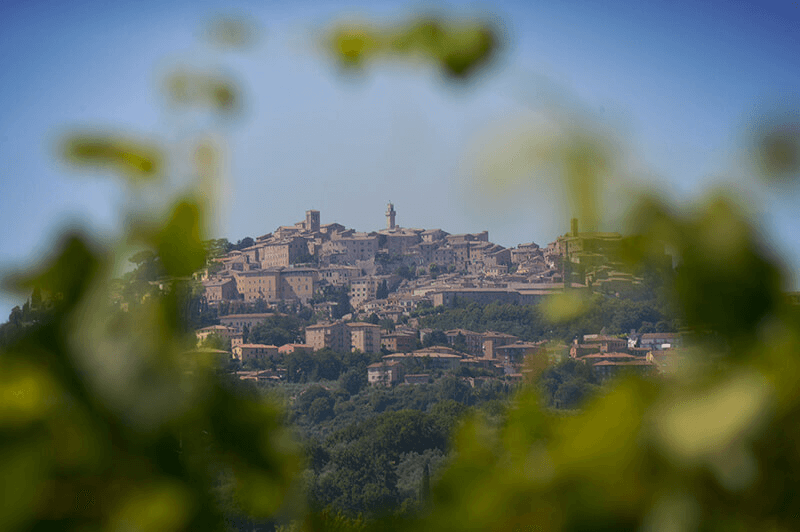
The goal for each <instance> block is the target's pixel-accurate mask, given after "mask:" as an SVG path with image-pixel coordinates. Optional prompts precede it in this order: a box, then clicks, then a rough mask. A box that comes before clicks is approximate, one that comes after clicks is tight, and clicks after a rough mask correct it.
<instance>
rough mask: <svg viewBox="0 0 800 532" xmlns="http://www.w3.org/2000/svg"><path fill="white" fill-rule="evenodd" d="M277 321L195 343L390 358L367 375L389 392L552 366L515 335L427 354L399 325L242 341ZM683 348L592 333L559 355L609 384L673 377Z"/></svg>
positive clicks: (264, 352) (237, 354)
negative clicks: (457, 376)
mask: <svg viewBox="0 0 800 532" xmlns="http://www.w3.org/2000/svg"><path fill="white" fill-rule="evenodd" d="M272 315H274V314H272V313H268V314H238V315H230V316H224V317H223V318H221V320H220V321H221V323H220V325H214V326H210V327H205V328H203V329H200V330H198V331H197V338H198V341H201V340H204V339H206V338H207V337H208V336H209V335H211V334H216V335H219V336H221V337H222V338H225V339H227V340H230V342H231V348H232V353H231V355H230V356H232V357H233V358H235V359H237V360H239V361H241V362H248V361H252V360H269V359H274V358H275V357H278V356H279V355H287V354H291V353H297V352H306V353H309V354H311V355H313V353H315V352H317V351H320V350H322V349H330V350H333V351H337V352H347V351H360V352H363V353H368V354H373V355H377V354H380V353H384V354H383V356H382V357H381V360H380V361H378V362H375V363H373V364H371V365H370V366H369V367H368V368H367V379H368V381H369V383H370V384H383V385H394V384H398V383H408V384H416V383H420V382H428V381H429V380H430V379H431V378H432V377H431V372H442V371H443V372H455V371H458V370H459V369H460V368H463V367H466V368H471V369H474V370H482V371H478V372H477V373H479V374H482V375H486V376H494V377H502V378H504V379H506V380H512V381H513V380H521V379H522V378H524V375H525V372H526V371H528V369H526V365H527V364H528V363H530V362H531V360H532V359H534V358H536V357H545V358H544V360H549V353H548V350H547V348H546V346H545V342H543V341H542V342H524V341H522V340H521V339H520V338H518V337H516V336H514V335H511V334H505V333H499V332H493V331H486V332H474V331H469V330H466V329H453V330H449V331H445V332H444V338H446V340H447V345H433V346H429V347H422V346H423V345H425V344H427V343H428V342H426V340H427V339H428V335H431V334H433V332H434V331H432V330H431V329H416V328H413V327H409V326H398V327H397V328H396V329H395V330H393V331H391V332H390V331H387V330H385V329H382V328H381V327H380V326H378V325H374V324H372V323H366V322H344V321H328V322H322V323H317V324H314V325H309V326H308V327H306V329H305V343H289V344H285V345H281V346H274V345H263V344H252V343H243V342H242V335H243V330H244V327H253V326H254V325H256V324H258V323H259V322H261V321H263V320H264V319H265V318H266V317H267V316H272ZM682 347H683V340H682V336H681V335H680V334H677V333H648V334H636V333H631V334H630V335H629V336H628V337H627V338H620V337H615V336H608V335H605V334H588V335H584V336H583V338H582V339H581V340H580V341H579V340H578V339H575V340H574V341H573V343H572V344H571V345H569V346H563V347H562V348H560V349H559V348H556V349H555V352H556V353H563V355H566V353H567V351H568V353H569V355H568V356H569V357H571V358H573V359H576V360H578V361H580V362H583V363H584V364H588V365H590V366H591V367H592V369H593V371H594V372H595V373H596V374H597V376H598V377H599V378H600V379H601V380H607V379H610V378H613V377H615V376H617V375H619V374H620V373H622V372H635V373H639V374H642V375H653V374H658V373H668V372H670V371H672V370H673V369H674V368H675V367H676V366H677V365H679V364H680V363H682V362H683V358H684V356H685V355H684V352H683V350H682ZM540 360H541V358H540ZM471 373H473V374H474V373H476V372H471ZM281 376H282V374H281V373H280V372H278V373H275V372H274V371H272V372H270V373H269V375H265V378H271V379H273V378H277V379H280V378H282V377H281Z"/></svg>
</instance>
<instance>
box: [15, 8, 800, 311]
mask: <svg viewBox="0 0 800 532" xmlns="http://www.w3.org/2000/svg"><path fill="white" fill-rule="evenodd" d="M433 6H434V7H436V8H438V9H439V10H440V11H442V12H445V13H446V12H455V13H458V14H476V13H479V14H487V13H489V14H493V15H494V16H496V17H497V18H498V19H499V20H502V21H503V23H504V25H505V27H506V30H507V32H508V35H509V42H508V46H507V48H506V50H505V51H504V53H503V55H502V56H501V58H500V60H499V61H498V62H497V64H496V65H495V66H494V67H493V69H492V70H490V71H489V72H488V74H487V75H486V76H484V77H483V78H482V79H481V80H480V81H479V82H476V83H471V84H468V85H467V86H465V87H458V88H454V87H451V86H448V85H447V84H446V83H445V82H444V81H442V79H441V78H440V77H439V76H438V75H437V73H436V71H435V70H433V69H431V68H427V67H424V66H421V65H405V66H402V65H400V66H379V67H376V68H373V69H368V70H367V71H366V72H365V73H364V75H363V76H361V77H360V78H359V79H357V80H352V79H343V78H341V77H340V76H339V75H337V70H336V68H335V67H334V66H333V65H332V64H331V63H330V61H327V60H326V58H324V57H322V56H321V55H320V54H319V53H318V52H317V50H316V48H315V39H317V38H318V34H319V33H318V30H319V28H323V27H325V25H326V24H327V23H330V22H331V20H333V19H334V18H335V17H340V16H345V15H353V14H356V15H358V16H360V17H361V18H366V19H369V18H374V19H376V20H377V21H378V22H393V21H397V20H400V19H402V18H404V17H405V16H407V15H409V14H410V13H414V12H418V11H420V10H424V9H430V8H431V7H432V6H431V5H430V4H405V3H399V2H384V3H373V2H364V3H363V4H357V3H341V2H329V3H322V2H282V3H278V2H265V1H257V2H256V1H254V2H230V1H228V2H219V1H180V2H163V1H161V0H159V1H150V0H143V1H139V2H130V1H125V0H121V1H118V2H105V1H104V2H99V1H98V2H72V3H66V2H60V1H59V2H56V1H39V2H3V3H2V4H1V5H0V15H1V16H2V21H3V31H1V32H0V65H2V84H0V100H2V102H3V104H4V105H3V110H2V111H0V157H1V159H2V174H1V177H0V179H2V188H0V191H1V193H2V198H3V202H2V209H0V223H2V228H3V230H2V233H0V253H1V254H0V267H8V266H10V265H15V264H16V265H19V264H23V263H25V262H26V261H29V260H32V258H33V257H35V256H36V253H40V252H42V251H46V250H47V249H48V246H49V244H50V243H51V242H52V238H53V236H54V235H56V234H57V233H58V230H59V228H60V227H62V226H63V224H64V223H65V222H67V221H69V222H70V223H80V224H82V225H84V226H86V227H89V228H92V229H93V230H95V231H102V232H106V233H111V234H113V233H114V232H115V231H118V230H119V229H120V228H121V226H122V224H123V222H124V220H123V217H122V216H123V212H124V209H125V206H126V204H127V198H126V192H125V188H124V187H122V186H119V185H118V184H117V183H116V182H115V181H114V180H113V179H110V178H108V177H106V176H102V175H99V174H92V175H89V176H88V177H87V176H84V175H81V174H79V173H76V172H74V171H71V170H69V169H67V168H65V167H64V166H62V165H61V164H58V163H57V162H56V159H55V156H54V153H53V149H52V146H53V142H54V139H57V138H58V135H59V134H61V133H63V132H64V131H67V130H69V129H70V128H74V127H96V128H100V129H111V130H118V131H126V132H132V133H135V134H137V135H140V136H142V137H152V138H156V139H159V142H164V143H166V144H168V143H173V145H174V143H176V142H179V141H180V139H181V138H182V135H184V136H186V137H190V136H191V135H190V134H189V133H186V130H185V127H184V126H185V124H187V123H190V124H192V129H190V133H196V132H198V131H201V130H202V127H199V126H198V122H197V120H196V117H187V116H184V115H178V114H176V113H174V112H171V111H170V110H169V109H167V107H166V106H165V105H164V101H163V96H162V94H161V92H160V90H159V84H160V82H161V80H162V78H163V75H164V73H165V72H168V71H170V69H172V68H174V67H178V66H182V65H187V64H188V65H192V66H194V67H197V68H205V69H209V68H212V69H219V70H222V71H224V72H227V73H229V74H230V75H232V76H233V77H234V78H235V79H236V80H238V82H239V85H240V87H241V88H242V90H243V92H244V94H245V98H246V99H245V106H244V112H243V113H242V114H241V117H240V118H239V119H237V120H235V121H231V122H230V123H220V124H217V123H213V122H211V123H208V124H206V125H208V126H209V127H213V128H214V130H215V131H216V134H217V135H218V138H224V139H226V141H225V146H226V154H225V158H226V161H227V168H228V172H227V174H228V175H227V177H226V181H225V182H224V183H223V186H222V188H223V190H224V193H223V194H222V199H221V209H220V216H219V224H218V226H217V231H218V235H216V236H226V237H228V238H229V239H231V240H234V241H235V240H237V239H239V238H242V237H244V236H257V235H260V234H263V233H266V232H269V231H272V230H273V229H274V228H275V227H276V226H278V225H280V224H290V223H294V222H296V221H299V220H301V219H302V218H303V216H304V212H305V210H307V209H311V208H313V209H318V210H320V211H321V217H322V223H329V222H334V221H336V222H339V223H342V224H344V225H346V226H348V227H354V228H356V229H359V230H365V231H370V230H377V229H380V228H382V227H383V225H384V224H385V218H384V214H383V213H384V211H385V208H386V203H387V202H388V201H392V202H393V203H394V204H395V209H396V210H397V213H398V214H397V221H398V223H399V224H400V225H402V226H406V227H424V228H442V229H444V230H446V231H449V232H467V231H480V230H483V229H488V230H489V236H490V239H491V240H493V241H495V242H498V243H500V244H503V245H505V246H513V245H516V244H517V243H520V242H530V241H535V242H537V243H539V244H546V243H547V242H549V241H551V240H553V239H554V238H555V237H556V236H557V235H558V234H560V233H563V232H565V231H566V229H567V226H568V219H569V216H570V213H569V211H568V209H567V208H566V207H563V206H559V205H558V202H557V201H554V200H553V197H555V196H554V195H553V194H552V193H550V192H548V190H549V188H548V186H546V185H547V184H541V185H542V186H540V184H537V183H535V182H534V184H532V185H528V186H525V187H522V188H520V189H514V190H511V191H510V193H508V194H506V195H501V196H497V197H495V195H493V194H490V193H488V192H487V190H485V189H483V188H481V187H480V186H478V185H477V184H476V179H475V176H474V172H473V167H474V162H475V159H476V156H477V154H478V153H479V152H480V148H481V146H485V145H486V144H487V143H490V142H492V139H495V141H496V138H497V135H496V132H498V131H508V130H509V128H510V129H511V130H514V128H515V127H516V128H519V126H520V124H526V123H528V124H531V123H533V124H535V123H536V122H535V120H533V119H531V120H529V119H528V117H532V116H533V113H534V112H536V110H537V109H540V108H541V107H542V106H546V107H547V106H550V107H552V106H553V105H560V106H563V107H566V108H568V109H569V110H570V111H571V112H572V113H575V114H576V115H578V116H581V117H582V119H585V120H586V121H588V122H591V123H594V124H599V125H600V127H602V128H605V129H606V130H607V129H608V128H611V129H614V130H615V131H617V135H618V138H619V139H620V142H621V144H622V145H623V146H624V150H623V152H621V153H622V156H621V157H622V158H621V161H620V168H619V170H620V173H621V174H625V175H626V176H628V178H631V179H634V180H636V181H637V182H638V183H640V184H651V185H652V186H656V187H658V188H659V189H660V190H662V191H663V192H664V193H666V194H667V195H669V196H671V197H672V198H674V199H675V200H680V201H685V200H687V199H688V198H692V197H696V196H700V195H702V194H703V193H704V191H707V190H708V189H710V188H711V187H714V186H716V187H723V188H727V189H729V190H738V191H739V193H740V194H741V195H743V196H744V197H746V198H748V199H749V201H751V202H752V205H750V207H751V208H752V209H753V210H754V213H755V214H756V215H758V216H759V220H760V223H761V224H762V226H763V227H764V230H765V232H766V233H767V234H768V235H770V238H773V239H774V240H775V241H776V242H777V243H778V245H780V246H781V247H782V248H784V249H785V250H786V251H785V255H786V261H787V263H789V264H791V266H792V267H793V268H794V269H797V266H798V265H799V264H800V231H798V230H796V228H797V221H796V220H797V213H798V209H797V208H796V203H797V199H798V198H797V191H796V190H787V189H783V190H780V191H773V192H769V191H768V192H766V193H761V194H754V193H753V192H752V190H751V188H750V185H749V184H748V182H747V179H745V178H744V177H742V175H744V174H745V173H746V172H744V169H743V167H742V164H741V159H740V158H739V155H738V154H739V150H740V148H741V139H742V136H743V131H744V127H745V126H746V125H747V124H748V123H751V122H752V120H753V119H754V118H756V117H758V116H759V115H760V114H761V113H763V112H767V111H771V110H773V109H776V108H780V107H781V106H794V107H795V108H798V104H799V103H800V101H799V100H798V98H797V95H798V94H800V68H798V67H800V61H799V60H798V59H797V58H798V57H800V42H799V41H800V32H799V31H798V30H799V28H800V24H799V23H800V7H798V3H797V2H790V1H786V2H777V3H764V2H750V1H748V2H721V1H711V2H699V1H671V2H659V1H637V2H633V1H624V2H623V1H606V2H591V1H574V2H536V1H529V2H499V3H496V4H490V3H487V4H470V5H469V6H466V5H462V4H434V5H433ZM227 13H235V14H240V15H242V14H243V15H247V16H249V17H251V18H252V20H253V21H254V22H255V24H256V25H257V26H258V27H259V28H260V32H259V38H258V40H257V41H256V43H255V45H254V46H253V47H252V48H251V49H249V50H248V51H246V52H244V53H221V52H219V51H216V50H214V49H212V48H211V47H209V46H208V45H206V44H204V43H203V41H202V39H201V38H200V37H201V33H202V32H201V28H202V27H203V24H204V22H205V21H207V20H208V19H209V18H210V17H212V16H213V15H216V14H227ZM545 104H546V105H545ZM523 129H524V128H523ZM534 129H535V128H534ZM550 184H551V185H552V183H550ZM620 194H621V195H622V194H624V191H622V192H621V193H620ZM488 196H491V197H488ZM610 228H613V227H610ZM11 301H12V300H11V299H9V297H8V296H2V295H0V311H2V308H5V307H6V306H10V305H11V304H12V303H11ZM2 312H5V311H2Z"/></svg>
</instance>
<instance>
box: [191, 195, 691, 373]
mask: <svg viewBox="0 0 800 532" xmlns="http://www.w3.org/2000/svg"><path fill="white" fill-rule="evenodd" d="M396 217H397V212H396V211H395V209H394V205H393V204H391V203H389V204H388V206H387V210H386V227H385V228H384V229H381V230H379V231H373V232H369V233H366V232H358V231H355V230H353V229H348V228H345V227H344V226H342V225H341V224H338V223H330V224H321V223H320V212H319V211H316V210H309V211H307V212H306V216H305V219H304V220H303V221H301V222H298V223H296V224H294V225H290V226H281V227H278V228H277V229H276V230H275V231H274V232H272V233H268V234H265V235H262V236H259V237H258V238H256V239H248V240H249V241H246V242H245V244H247V245H245V246H243V247H241V248H240V249H234V250H230V251H227V252H224V250H223V252H222V253H219V254H218V256H216V257H214V258H213V259H212V260H211V261H210V264H209V267H208V269H207V270H206V271H204V272H203V273H202V284H203V286H204V289H205V292H204V293H205V301H206V303H207V304H208V305H209V306H210V307H212V308H216V309H218V310H219V323H218V324H217V325H212V326H209V327H205V328H203V329H200V330H199V331H197V335H198V338H199V339H200V340H205V339H206V338H207V337H208V336H209V335H218V336H220V337H222V338H224V339H225V341H226V342H230V347H231V349H232V352H233V356H234V357H235V358H236V359H238V360H239V361H241V362H247V361H252V360H272V359H275V358H276V357H278V356H279V355H286V354H290V353H296V352H307V353H314V352H317V351H320V350H323V349H329V350H332V351H335V352H339V353H341V352H348V351H358V352H361V353H365V354H369V355H377V354H381V353H382V354H383V355H384V356H383V357H382V359H381V360H379V361H377V362H375V363H373V364H371V365H370V366H369V368H368V370H369V371H368V380H369V382H370V383H372V384H375V383H383V384H394V383H397V382H408V383H414V382H428V379H429V378H430V374H429V373H412V372H411V371H412V369H411V368H416V369H422V370H426V371H427V370H440V371H448V372H453V371H456V370H458V369H459V368H462V367H466V368H472V369H474V370H475V371H469V372H467V373H469V374H470V375H482V376H492V375H495V376H497V375H501V376H506V377H509V378H522V373H523V370H524V363H525V361H526V360H530V359H531V357H535V356H537V355H546V349H545V342H544V341H536V342H530V341H523V340H522V339H521V338H520V337H519V336H516V335H513V334H507V333H501V332H495V331H485V330H484V331H481V332H475V331H470V330H466V329H463V328H455V329H451V330H446V331H434V330H433V329H431V328H426V327H421V326H420V323H419V320H418V318H417V317H418V316H420V315H424V313H425V311H426V310H428V309H435V308H442V307H452V306H454V305H456V304H458V303H462V304H463V303H469V302H475V303H478V304H481V305H485V304H489V303H497V304H515V305H536V304H538V303H540V302H541V301H542V300H543V299H544V298H546V297H547V296H550V295H553V294H558V293H561V292H564V291H565V290H570V291H582V292H586V293H589V292H599V293H604V294H610V295H615V296H619V295H620V294H624V293H625V292H626V291H629V290H632V289H634V288H635V287H636V286H637V285H640V284H641V283H642V279H641V278H639V277H636V276H635V275H634V274H633V273H631V272H630V271H627V270H626V268H625V266H624V265H623V263H621V262H620V261H619V260H618V255H619V252H620V248H621V246H622V244H623V241H624V239H623V237H622V235H620V234H619V233H599V232H580V231H579V228H578V221H577V220H575V219H573V220H572V223H571V228H570V229H571V230H570V231H569V232H568V233H567V234H565V235H563V236H560V237H559V238H557V239H556V240H555V241H554V242H551V243H550V244H548V245H547V246H546V247H540V246H539V245H537V244H535V243H525V244H520V245H518V246H517V247H515V248H505V247H503V246H500V245H498V244H495V243H492V242H491V241H490V240H489V234H488V232H487V231H483V232H480V233H467V234H450V233H447V232H446V231H444V230H442V229H410V228H404V227H400V226H399V225H398V224H397V223H396ZM664 257H665V262H668V261H669V257H668V256H666V255H664ZM289 307H293V308H298V307H305V308H309V309H313V312H314V315H315V316H317V317H318V318H320V319H317V320H314V321H316V323H312V324H310V325H307V326H306V327H305V328H304V331H303V338H296V339H295V341H293V342H288V343H285V344H283V345H270V344H263V343H254V342H252V341H250V339H249V338H248V336H249V334H248V333H249V331H251V330H253V328H254V327H256V326H258V325H259V324H260V323H263V322H264V321H265V320H267V319H268V318H270V317H273V316H276V315H279V314H280V311H281V310H285V309H287V308H289ZM237 309H240V310H241V309H248V312H243V311H238V312H237ZM254 310H255V312H254ZM598 332H599V331H598ZM434 333H439V335H440V336H439V338H438V341H436V340H431V335H433V334H434ZM442 333H443V334H442ZM661 336H663V334H661ZM673 336H674V335H673ZM642 341H643V342H644V344H643V346H642V345H640V342H642ZM609 342H610V343H609ZM674 343H676V338H673V337H670V338H660V337H659V339H655V338H648V337H647V334H645V335H644V336H643V337H641V338H640V337H638V336H635V335H632V336H631V338H629V339H627V340H620V339H619V338H611V337H607V336H603V335H600V336H598V335H594V336H592V339H591V340H587V341H582V342H578V341H577V340H576V343H575V345H573V346H572V351H573V352H572V353H571V356H572V357H573V358H580V359H582V360H583V361H584V362H592V364H593V365H595V366H597V367H596V371H597V372H598V375H599V376H601V377H607V376H609V375H612V374H613V373H614V371H615V370H616V369H619V368H622V367H629V369H630V368H632V367H634V366H635V367H636V368H638V369H640V370H641V369H643V370H645V371H650V370H652V369H653V367H654V366H655V364H656V362H655V359H654V357H653V356H652V354H651V355H650V357H649V358H648V356H647V355H648V353H650V352H651V350H652V347H653V346H654V345H657V346H661V345H664V344H674ZM437 344H438V345H437ZM595 344H596V345H595ZM617 344H620V345H617ZM650 344H652V345H650ZM584 345H589V346H590V347H589V348H585V347H583V346H584ZM609 345H612V347H611V348H610V347H609ZM565 350H566V347H565V348H564V352H565ZM586 356H588V357H589V358H584V357H586ZM591 357H594V358H591ZM595 359H596V360H595ZM423 360H424V364H414V363H411V362H409V361H412V362H413V361H423ZM273 366H274V364H273ZM277 369H278V368H276V371H273V372H266V373H264V372H262V376H263V377H264V378H275V379H281V378H285V374H284V373H281V371H277ZM462 373H463V372H462ZM248 376H249V377H253V375H248Z"/></svg>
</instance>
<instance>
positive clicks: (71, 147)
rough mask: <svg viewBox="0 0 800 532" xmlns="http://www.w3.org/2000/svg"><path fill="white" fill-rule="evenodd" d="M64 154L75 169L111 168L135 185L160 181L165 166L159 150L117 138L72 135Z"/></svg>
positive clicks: (141, 143) (63, 150)
mask: <svg viewBox="0 0 800 532" xmlns="http://www.w3.org/2000/svg"><path fill="white" fill-rule="evenodd" d="M61 153H62V156H63V158H64V159H65V160H66V161H67V162H69V163H72V164H74V165H76V166H88V167H95V168H103V169H105V168H108V169H111V170H113V171H116V172H119V173H120V174H122V175H123V176H124V177H127V178H128V179H130V180H132V181H139V180H146V179H154V178H157V177H159V176H160V175H161V172H162V168H163V166H164V162H163V161H164V156H163V154H162V153H161V150H159V149H158V148H157V147H155V146H153V145H150V144H147V143H145V142H141V141H135V140H131V139H126V138H123V137H120V136H117V135H114V134H107V135H95V134H89V133H72V134H70V135H69V136H68V137H67V138H66V139H65V140H64V141H63V142H62V148H61Z"/></svg>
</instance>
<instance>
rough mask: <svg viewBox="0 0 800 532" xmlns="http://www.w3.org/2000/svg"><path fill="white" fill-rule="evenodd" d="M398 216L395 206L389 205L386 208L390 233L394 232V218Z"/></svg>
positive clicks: (387, 226)
mask: <svg viewBox="0 0 800 532" xmlns="http://www.w3.org/2000/svg"><path fill="white" fill-rule="evenodd" d="M396 214H397V213H396V212H395V210H394V205H392V204H391V203H389V205H388V206H387V207H386V229H389V230H390V231H392V230H394V228H395V225H394V217H395V215H396Z"/></svg>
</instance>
